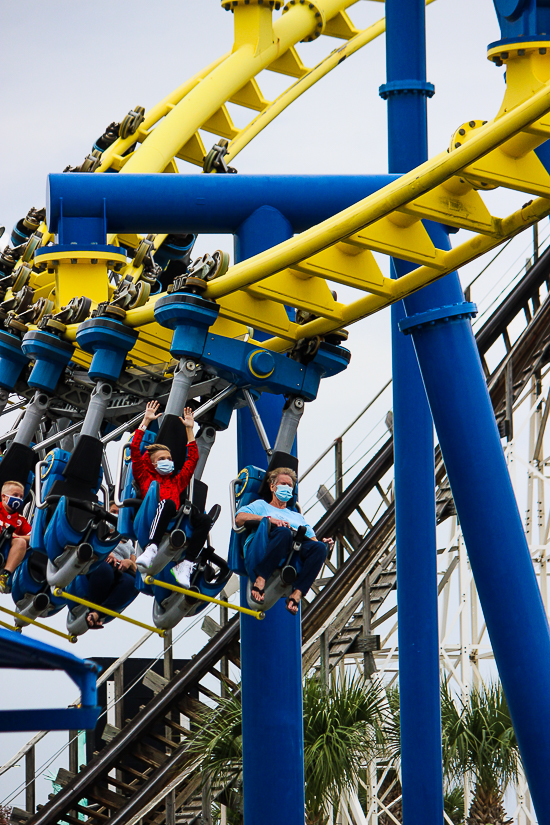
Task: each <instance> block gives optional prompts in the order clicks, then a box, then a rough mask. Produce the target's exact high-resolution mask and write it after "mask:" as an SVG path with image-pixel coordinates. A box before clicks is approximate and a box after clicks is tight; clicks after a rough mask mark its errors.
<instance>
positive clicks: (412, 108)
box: [380, 0, 443, 825]
mask: <svg viewBox="0 0 550 825" xmlns="http://www.w3.org/2000/svg"><path fill="white" fill-rule="evenodd" d="M424 10H425V6H424V0H386V53H387V83H386V84H385V85H384V86H382V87H381V89H380V94H381V96H382V97H384V98H386V99H387V100H388V155H389V158H388V160H389V171H390V172H400V173H404V172H408V171H409V170H410V169H412V168H414V167H415V166H417V165H418V164H420V163H422V162H423V161H424V160H426V158H427V154H428V139H427V112H426V108H427V107H426V96H427V95H430V96H431V95H432V94H433V91H434V90H433V86H432V85H431V84H429V83H426V42H425V17H424ZM393 263H394V271H395V274H396V275H397V276H401V275H404V274H405V272H408V271H410V270H411V269H413V268H414V267H413V266H412V265H410V264H407V263H405V262H404V261H394V262H393ZM404 316H405V310H404V307H403V304H402V303H401V302H399V303H398V304H394V306H393V307H392V359H393V415H394V457H395V462H394V466H395V505H396V541H397V609H398V638H399V692H400V719H401V775H402V780H401V781H402V789H403V822H404V825H441V823H442V822H443V774H442V765H441V703H440V687H439V641H438V623H437V553H436V534H435V527H436V514H435V491H434V482H435V478H434V477H435V468H434V445H433V423H432V417H431V414H430V410H429V407H428V402H427V399H426V393H425V390H424V386H423V384H422V378H421V375H420V371H419V368H418V362H417V360H416V355H415V352H414V348H413V347H412V346H411V342H410V341H409V340H407V339H406V338H404V336H403V335H402V333H401V332H400V331H399V326H398V325H399V321H400V320H401V319H402V318H403V317H404Z"/></svg>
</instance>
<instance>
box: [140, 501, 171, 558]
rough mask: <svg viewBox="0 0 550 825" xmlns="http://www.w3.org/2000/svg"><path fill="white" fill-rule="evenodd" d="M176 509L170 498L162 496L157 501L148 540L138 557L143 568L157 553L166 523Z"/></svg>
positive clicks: (166, 527)
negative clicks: (162, 497)
mask: <svg viewBox="0 0 550 825" xmlns="http://www.w3.org/2000/svg"><path fill="white" fill-rule="evenodd" d="M177 511H178V508H177V507H176V503H175V502H174V501H172V499H171V498H164V499H161V500H160V501H159V504H158V507H157V511H156V513H155V517H154V519H153V521H152V522H151V529H150V531H149V541H148V542H147V544H146V546H145V550H144V551H143V554H142V555H141V557H140V561H141V564H142V565H143V566H144V567H145V568H146V567H149V566H150V565H151V562H152V561H153V559H154V558H155V556H156V555H157V553H158V549H159V544H160V541H161V539H162V537H163V536H164V534H165V533H166V531H167V530H168V525H169V524H170V522H171V521H172V519H174V518H175V517H176V513H177Z"/></svg>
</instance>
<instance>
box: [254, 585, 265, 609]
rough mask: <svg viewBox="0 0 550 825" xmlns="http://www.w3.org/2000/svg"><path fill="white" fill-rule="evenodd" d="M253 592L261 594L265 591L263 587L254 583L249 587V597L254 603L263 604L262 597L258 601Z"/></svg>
mask: <svg viewBox="0 0 550 825" xmlns="http://www.w3.org/2000/svg"><path fill="white" fill-rule="evenodd" d="M254 593H257V594H258V596H263V595H264V593H265V588H264V587H257V586H256V585H255V584H254V585H253V586H252V587H251V588H250V598H251V599H252V601H253V602H256V604H263V603H264V600H263V599H262V600H261V601H260V599H256V598H255V596H254Z"/></svg>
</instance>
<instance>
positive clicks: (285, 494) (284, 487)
mask: <svg viewBox="0 0 550 825" xmlns="http://www.w3.org/2000/svg"><path fill="white" fill-rule="evenodd" d="M275 495H276V496H277V498H278V499H279V501H290V499H291V498H292V487H290V485H288V484H277V489H276V490H275Z"/></svg>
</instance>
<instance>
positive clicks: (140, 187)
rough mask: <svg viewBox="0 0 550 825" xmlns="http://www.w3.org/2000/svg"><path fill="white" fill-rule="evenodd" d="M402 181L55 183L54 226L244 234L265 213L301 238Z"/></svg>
mask: <svg viewBox="0 0 550 825" xmlns="http://www.w3.org/2000/svg"><path fill="white" fill-rule="evenodd" d="M397 177H399V176H398V175H162V174H161V175H87V174H72V175H49V176H48V191H47V193H46V203H47V211H48V215H47V220H48V226H49V228H50V230H51V231H52V232H56V233H57V232H58V230H59V221H60V217H61V213H62V214H63V219H64V220H71V219H72V218H80V219H82V218H88V219H90V218H101V219H103V218H104V217H105V221H106V231H107V232H144V233H147V232H163V233H164V232H174V233H184V232H194V233H237V234H238V228H239V226H240V225H241V224H243V222H244V221H246V220H247V218H248V217H249V216H250V215H251V214H252V213H253V212H254V211H255V210H256V209H259V208H260V207H262V206H264V205H267V206H271V207H273V208H274V209H278V210H279V211H280V212H282V213H284V215H285V216H286V218H287V220H288V221H289V222H290V224H291V225H292V227H293V229H294V232H302V231H303V230H304V229H307V228H308V227H310V226H313V225H314V224H317V223H320V222H321V221H324V220H326V219H327V218H330V217H332V215H335V214H336V213H337V212H340V211H341V210H342V209H345V208H346V207H348V206H351V205H352V204H354V203H357V201H359V200H361V199H362V198H366V197H367V195H371V194H372V193H373V192H377V191H378V190H379V189H381V188H382V187H383V186H386V184H388V183H390V182H391V181H392V180H395V179H396V178H397Z"/></svg>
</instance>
